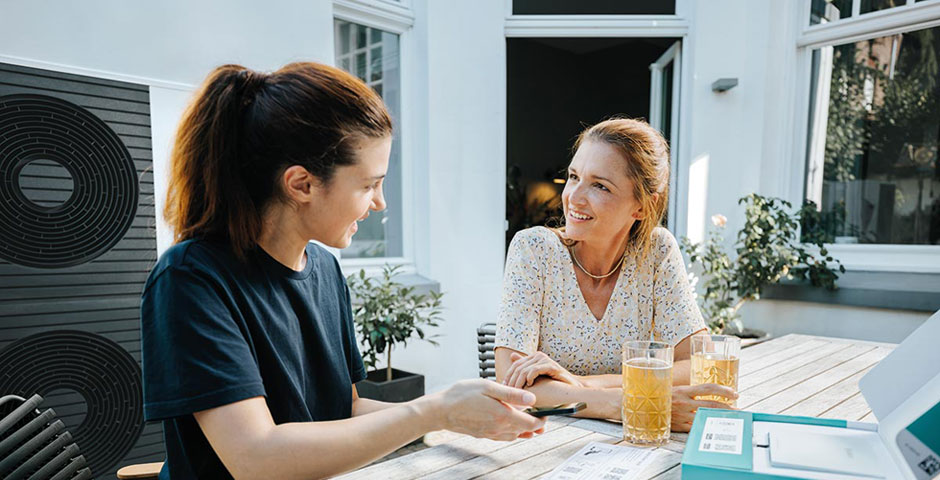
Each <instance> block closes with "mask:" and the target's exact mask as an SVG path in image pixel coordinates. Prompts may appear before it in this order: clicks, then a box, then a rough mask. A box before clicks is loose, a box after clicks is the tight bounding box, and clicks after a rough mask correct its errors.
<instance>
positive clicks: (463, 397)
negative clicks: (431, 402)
mask: <svg viewBox="0 0 940 480" xmlns="http://www.w3.org/2000/svg"><path fill="white" fill-rule="evenodd" d="M436 396H437V401H436V402H435V404H436V406H437V416H438V417H439V418H440V420H441V421H442V423H443V428H445V429H447V430H452V431H454V432H458V433H465V434H467V435H472V436H474V437H482V438H489V439H492V440H503V441H509V440H515V439H517V438H530V437H532V436H533V435H535V434H539V433H542V432H543V431H544V429H545V419H542V418H536V417H533V416H532V415H529V414H528V413H524V412H522V411H520V410H519V409H518V408H516V407H529V406H532V405H534V404H535V394H533V393H531V392H527V391H525V390H519V389H516V388H510V387H507V386H505V385H500V384H498V383H496V382H493V381H490V380H482V379H478V380H463V381H460V382H457V383H455V384H454V385H453V386H452V387H450V388H448V389H447V390H445V391H443V392H442V393H439V394H437V395H436Z"/></svg>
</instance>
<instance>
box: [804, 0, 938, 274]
mask: <svg viewBox="0 0 940 480" xmlns="http://www.w3.org/2000/svg"><path fill="white" fill-rule="evenodd" d="M852 5H853V8H852V10H853V12H852V16H850V17H848V18H843V19H839V20H835V21H833V22H831V23H820V24H817V25H810V24H809V18H810V0H801V1H800V2H798V6H797V8H796V10H797V12H796V14H797V16H798V23H797V25H798V31H797V34H796V48H797V58H796V70H797V74H796V77H795V78H796V79H797V82H798V83H797V91H796V99H797V101H796V102H794V103H793V105H795V107H794V109H793V110H794V112H793V117H792V118H793V122H792V125H793V130H792V138H793V144H792V145H791V147H790V148H791V149H792V150H791V151H790V152H789V154H788V156H787V157H786V158H790V159H792V160H791V161H792V165H791V170H790V175H789V181H788V182H787V183H788V186H787V187H786V192H787V193H786V195H787V197H788V198H789V199H790V201H791V202H793V204H794V205H802V203H803V200H804V199H805V198H806V192H805V187H804V186H805V182H806V152H807V142H809V141H811V139H810V138H809V135H808V132H807V129H808V128H807V127H808V124H807V119H808V118H809V113H810V111H809V109H810V108H812V106H811V105H810V104H809V96H810V90H811V81H812V79H811V78H810V73H811V68H812V66H811V63H812V54H813V50H815V49H817V48H821V47H827V46H834V45H841V44H845V43H850V42H856V41H860V40H866V39H870V38H876V37H883V36H888V35H894V34H897V33H903V32H909V31H913V30H922V29H925V28H931V27H936V26H940V0H927V1H922V2H917V3H914V0H907V3H906V4H904V5H899V6H897V7H892V8H889V9H885V10H879V11H875V12H870V13H865V14H861V15H860V14H859V5H861V2H860V0H854V1H853V3H852ZM826 249H827V250H828V251H829V252H830V253H831V254H832V255H833V256H834V257H836V258H838V259H839V260H840V261H841V262H842V264H843V265H844V266H845V267H846V269H848V270H856V271H891V272H917V273H940V245H891V244H857V245H847V244H827V245H826Z"/></svg>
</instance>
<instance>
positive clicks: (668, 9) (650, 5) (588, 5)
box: [512, 0, 676, 15]
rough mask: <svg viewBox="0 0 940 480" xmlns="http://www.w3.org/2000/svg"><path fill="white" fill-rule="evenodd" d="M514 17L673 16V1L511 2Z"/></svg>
mask: <svg viewBox="0 0 940 480" xmlns="http://www.w3.org/2000/svg"><path fill="white" fill-rule="evenodd" d="M512 13H513V14H514V15H674V14H675V13H676V1H675V0H656V1H650V0H577V1H572V0H512Z"/></svg>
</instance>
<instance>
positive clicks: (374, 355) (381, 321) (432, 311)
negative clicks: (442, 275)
mask: <svg viewBox="0 0 940 480" xmlns="http://www.w3.org/2000/svg"><path fill="white" fill-rule="evenodd" d="M399 270H400V267H399V266H389V265H385V267H384V268H383V269H382V276H381V277H378V278H372V277H367V276H366V274H365V271H364V270H360V271H359V273H358V274H353V275H350V276H349V277H348V278H347V279H346V280H347V283H348V284H349V290H350V293H351V295H352V297H353V299H354V302H355V303H354V304H353V317H354V319H355V322H356V331H357V332H358V334H359V337H360V338H361V339H362V344H363V345H364V346H365V350H364V351H363V352H362V361H363V363H364V364H365V366H366V370H367V371H369V374H368V378H367V379H366V380H363V381H362V382H360V383H359V384H358V385H357V390H358V392H359V394H360V395H361V396H363V397H366V398H372V399H376V400H383V401H393V402H400V401H406V400H411V399H413V398H417V397H419V396H421V395H423V394H424V377H423V376H422V375H417V374H413V373H409V372H403V371H401V370H397V369H393V368H392V347H393V346H394V345H395V344H398V343H400V344H401V345H403V346H404V345H407V343H408V340H409V339H411V338H413V337H414V335H417V336H418V338H419V339H421V340H425V341H427V342H429V343H431V344H432V345H437V342H435V341H434V337H436V335H432V336H428V335H427V334H426V333H425V332H424V330H423V329H424V328H426V327H436V326H438V322H439V321H440V320H441V297H442V296H443V294H441V293H438V292H430V293H428V294H418V293H415V291H414V290H415V289H414V287H406V286H404V285H402V284H401V283H399V282H397V281H395V280H394V278H393V277H395V275H397V274H398V271H399ZM383 354H384V356H385V369H384V371H381V370H378V369H376V367H377V365H378V363H379V357H380V356H381V355H383Z"/></svg>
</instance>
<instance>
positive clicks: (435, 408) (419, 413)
mask: <svg viewBox="0 0 940 480" xmlns="http://www.w3.org/2000/svg"><path fill="white" fill-rule="evenodd" d="M443 403H444V401H443V397H442V396H441V394H440V393H436V394H432V395H425V396H423V397H419V398H416V399H414V400H412V401H410V402H407V403H405V404H403V405H404V406H406V407H407V408H408V409H409V410H410V414H411V416H412V418H414V419H415V420H416V421H417V423H418V424H419V425H420V426H421V434H422V435H423V434H425V433H428V432H433V431H435V430H445V429H447V421H446V419H445V415H444V411H445V409H444V405H443Z"/></svg>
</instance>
